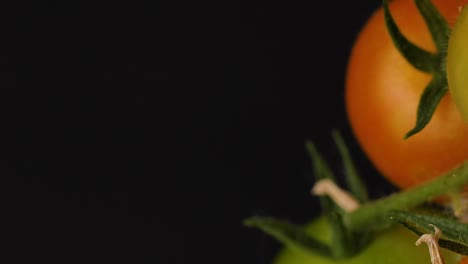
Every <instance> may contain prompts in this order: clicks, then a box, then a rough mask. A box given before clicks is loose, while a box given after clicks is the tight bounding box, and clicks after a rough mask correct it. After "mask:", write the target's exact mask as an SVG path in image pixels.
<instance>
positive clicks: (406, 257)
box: [274, 217, 461, 264]
mask: <svg viewBox="0 0 468 264" xmlns="http://www.w3.org/2000/svg"><path fill="white" fill-rule="evenodd" d="M307 231H308V232H309V233H310V234H311V235H312V236H313V237H315V238H316V239H318V240H321V241H322V242H326V243H328V241H327V237H328V236H329V232H330V228H329V225H328V223H327V222H326V220H325V218H324V217H321V218H318V219H317V220H315V221H313V222H311V223H310V224H309V225H308V226H307ZM416 240H418V236H416V235H415V234H414V233H412V232H411V231H409V230H408V229H406V228H404V227H402V226H400V225H395V226H393V227H391V228H389V229H387V230H385V231H383V232H382V233H380V234H379V235H378V236H377V238H376V239H375V240H374V241H372V242H371V244H370V245H369V246H368V247H367V248H365V249H364V250H363V251H362V252H360V253H359V254H358V255H356V256H354V257H351V258H347V259H340V260H335V259H331V258H326V257H323V256H320V255H316V254H308V253H305V252H302V251H300V250H297V249H293V248H284V249H283V250H282V251H281V252H280V253H279V254H278V256H277V257H276V259H275V260H274V263H275V264H430V263H431V259H430V255H429V250H428V247H427V245H425V244H423V245H420V246H416V245H415V242H416ZM442 254H443V256H444V257H445V263H446V264H456V263H458V261H459V260H460V258H461V256H460V255H459V254H456V253H453V252H451V251H448V250H445V249H442Z"/></svg>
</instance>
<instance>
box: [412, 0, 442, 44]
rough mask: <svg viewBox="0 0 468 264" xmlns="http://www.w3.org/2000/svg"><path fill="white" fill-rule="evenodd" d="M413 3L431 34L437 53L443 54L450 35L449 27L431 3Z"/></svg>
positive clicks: (421, 1) (420, 0)
mask: <svg viewBox="0 0 468 264" xmlns="http://www.w3.org/2000/svg"><path fill="white" fill-rule="evenodd" d="M414 2H415V4H416V6H417V8H418V10H419V12H420V13H421V15H422V17H423V18H424V21H425V22H426V25H427V27H428V29H429V31H430V32H431V37H432V40H433V41H434V44H435V46H436V48H437V52H438V53H441V52H444V51H445V50H446V49H447V42H448V37H449V35H450V27H449V25H448V23H447V21H446V20H445V18H444V17H443V16H442V14H441V13H440V12H439V10H437V8H436V7H435V6H434V5H433V4H432V1H430V0H415V1H414Z"/></svg>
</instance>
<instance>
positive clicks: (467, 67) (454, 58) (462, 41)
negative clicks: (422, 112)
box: [447, 5, 468, 121]
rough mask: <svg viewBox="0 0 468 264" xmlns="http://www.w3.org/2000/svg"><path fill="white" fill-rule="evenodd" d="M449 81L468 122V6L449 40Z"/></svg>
mask: <svg viewBox="0 0 468 264" xmlns="http://www.w3.org/2000/svg"><path fill="white" fill-rule="evenodd" d="M447 79H448V83H449V89H450V92H451V94H452V97H453V99H454V101H455V104H456V106H457V107H458V109H459V110H460V112H461V113H462V116H463V119H464V120H465V121H468V5H466V6H465V7H464V8H463V9H462V11H461V12H460V14H459V16H458V17H457V21H456V22H455V25H454V27H453V30H452V33H451V35H450V38H449V44H448V50H447Z"/></svg>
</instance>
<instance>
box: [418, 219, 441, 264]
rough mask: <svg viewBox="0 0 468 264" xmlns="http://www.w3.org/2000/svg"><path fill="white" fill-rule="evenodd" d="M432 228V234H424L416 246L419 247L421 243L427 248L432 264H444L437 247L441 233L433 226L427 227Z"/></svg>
mask: <svg viewBox="0 0 468 264" xmlns="http://www.w3.org/2000/svg"><path fill="white" fill-rule="evenodd" d="M429 226H430V227H432V228H434V230H435V231H434V234H424V235H422V236H421V237H420V238H419V239H418V240H417V241H416V246H419V245H421V243H426V244H427V246H428V248H429V254H430V255H431V262H432V264H445V261H444V257H443V256H442V253H441V252H440V247H439V243H438V242H439V238H440V236H441V235H442V231H440V229H439V228H437V227H436V226H435V225H432V224H431V225H429Z"/></svg>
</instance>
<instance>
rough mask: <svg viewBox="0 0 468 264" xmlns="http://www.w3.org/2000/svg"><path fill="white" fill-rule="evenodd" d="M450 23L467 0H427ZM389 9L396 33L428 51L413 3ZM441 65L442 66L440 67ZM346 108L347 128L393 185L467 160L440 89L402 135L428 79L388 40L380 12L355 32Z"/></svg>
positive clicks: (459, 127)
mask: <svg viewBox="0 0 468 264" xmlns="http://www.w3.org/2000/svg"><path fill="white" fill-rule="evenodd" d="M432 2H433V4H434V5H435V6H436V8H437V9H438V10H439V11H440V13H441V14H442V15H443V16H444V17H445V18H446V20H447V21H448V23H449V24H450V25H453V23H454V22H455V20H456V18H457V15H458V14H459V12H460V7H461V6H463V5H464V4H466V3H468V1H467V0H433V1H432ZM389 9H390V11H391V13H392V16H393V17H394V20H395V22H396V24H397V25H398V26H399V28H400V30H401V32H402V33H403V34H404V35H405V36H406V37H407V38H408V39H409V40H410V41H411V42H413V43H415V44H416V45H418V46H420V47H421V48H423V49H425V50H428V51H431V52H435V45H434V43H433V41H432V39H431V35H430V33H429V30H428V29H427V26H426V24H425V22H424V20H423V18H422V16H421V14H420V13H419V11H418V9H417V8H416V5H415V3H414V1H413V0H394V1H391V2H390V5H389ZM440 67H444V65H440ZM346 80H347V81H346V107H347V113H348V117H349V122H350V125H351V127H352V129H353V131H354V134H355V136H356V138H357V140H358V142H359V143H360V145H361V147H362V149H363V150H364V152H365V153H366V154H367V156H368V157H369V159H370V160H371V161H372V163H373V164H374V165H375V166H376V168H377V169H378V170H379V171H380V172H381V174H382V175H383V176H384V177H386V178H387V179H389V180H390V181H391V182H392V183H393V184H395V185H396V186H398V187H400V188H409V187H413V186H415V185H418V184H420V183H422V182H425V181H427V180H429V179H432V178H434V177H437V176H439V175H441V174H442V173H444V172H447V171H449V170H450V169H452V168H453V167H455V166H457V165H459V164H460V163H461V162H463V161H465V160H467V159H468V136H467V135H468V123H466V122H464V121H463V119H462V116H461V114H460V112H459V110H458V109H457V107H456V106H455V104H454V102H453V100H452V98H451V95H450V94H447V95H446V96H445V97H444V98H443V99H442V101H441V102H440V104H439V106H438V107H437V109H436V111H435V113H434V115H433V117H432V119H431V121H430V123H429V124H428V125H427V126H426V127H425V128H424V129H423V130H422V131H421V132H419V133H418V134H415V135H414V136H412V137H410V138H408V139H404V136H405V134H406V133H407V132H408V131H409V130H410V129H411V128H412V127H413V126H414V124H415V122H416V112H417V111H416V110H417V107H418V103H419V99H420V96H421V94H422V92H423V90H424V89H425V88H426V86H427V84H428V83H429V82H430V80H431V75H430V74H427V73H423V72H421V71H419V70H417V69H416V68H414V67H413V66H412V65H410V64H409V63H408V62H407V61H406V59H405V58H404V57H403V56H402V55H401V54H400V52H399V51H398V50H397V49H396V48H395V45H394V44H393V43H392V40H391V38H390V35H389V33H388V31H387V29H386V26H385V22H384V14H383V11H382V9H379V10H377V11H376V12H375V13H374V14H373V15H372V17H371V18H370V19H369V20H368V21H367V23H366V25H365V26H364V28H363V29H362V31H361V32H360V33H359V35H358V38H357V40H356V42H355V44H354V47H353V49H352V52H351V56H350V59H349V64H348V70H347V77H346Z"/></svg>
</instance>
